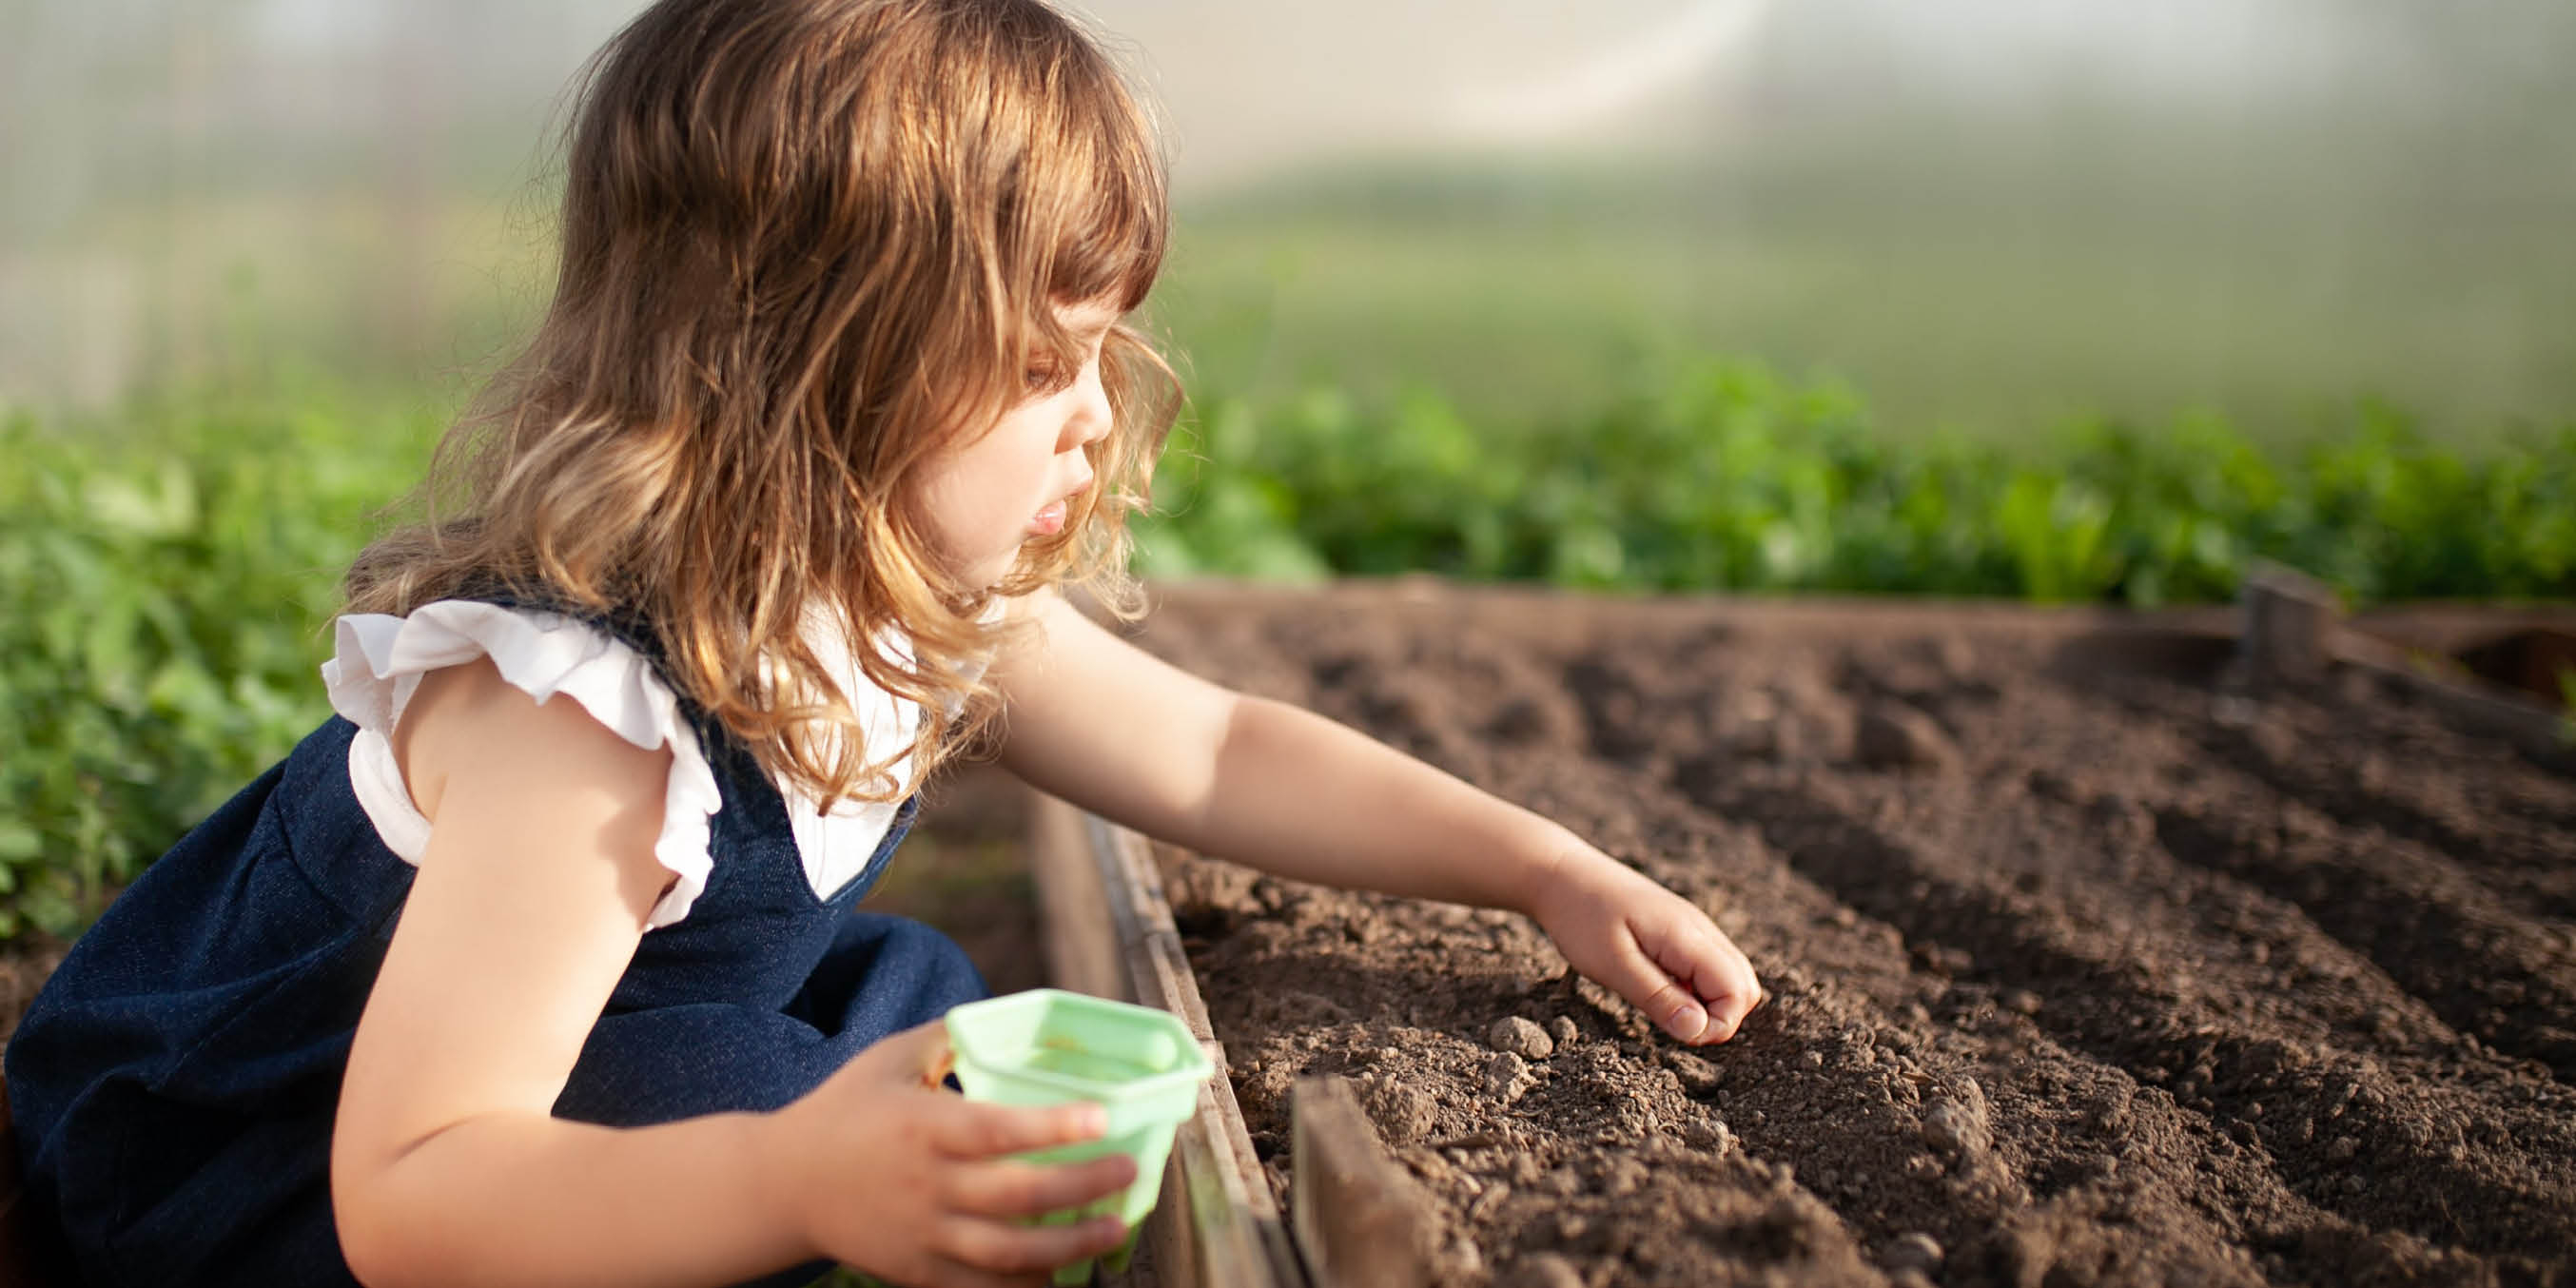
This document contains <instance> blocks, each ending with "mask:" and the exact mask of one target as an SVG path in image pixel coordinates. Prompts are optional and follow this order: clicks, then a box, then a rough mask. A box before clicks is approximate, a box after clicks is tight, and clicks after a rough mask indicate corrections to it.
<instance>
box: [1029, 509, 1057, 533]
mask: <svg viewBox="0 0 2576 1288" xmlns="http://www.w3.org/2000/svg"><path fill="white" fill-rule="evenodd" d="M1029 531H1031V532H1034V533H1037V534H1038V535H1039V536H1044V537H1052V536H1054V535H1055V534H1057V533H1059V532H1062V531H1064V502H1062V501H1049V502H1048V503H1047V504H1046V508H1045V509H1042V510H1040V511H1038V512H1037V516H1036V517H1035V518H1032V519H1030V520H1029Z"/></svg>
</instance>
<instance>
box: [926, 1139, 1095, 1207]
mask: <svg viewBox="0 0 2576 1288" xmlns="http://www.w3.org/2000/svg"><path fill="white" fill-rule="evenodd" d="M950 1175H951V1177H952V1178H953V1179H952V1180H951V1181H950V1182H949V1185H948V1203H949V1206H950V1207H952V1208H954V1209H956V1210H958V1211H961V1212H971V1213H974V1214H976V1215H978V1216H1003V1217H1008V1216H1044V1215H1046V1214H1047V1213H1049V1212H1061V1211H1064V1210H1065V1209H1066V1208H1074V1207H1080V1206H1082V1205H1083V1204H1085V1203H1088V1202H1090V1201H1092V1200H1093V1199H1098V1198H1106V1197H1108V1196H1109V1195H1112V1194H1115V1193H1117V1192H1119V1191H1120V1190H1123V1189H1126V1188H1127V1186H1128V1185H1129V1184H1131V1183H1132V1182H1134V1181H1135V1179H1136V1160H1134V1159H1132V1158H1129V1157H1127V1156H1126V1155H1124V1154H1112V1155H1110V1156H1109V1157H1107V1158H1095V1159H1092V1160H1090V1161H1089V1162H1083V1163H1072V1164H1066V1165H1062V1166H1054V1167H1050V1166H1046V1165H1044V1164H1039V1163H1019V1162H1009V1161H1004V1162H996V1163H970V1164H966V1165H964V1166H961V1167H957V1168H954V1169H952V1170H951V1172H950Z"/></svg>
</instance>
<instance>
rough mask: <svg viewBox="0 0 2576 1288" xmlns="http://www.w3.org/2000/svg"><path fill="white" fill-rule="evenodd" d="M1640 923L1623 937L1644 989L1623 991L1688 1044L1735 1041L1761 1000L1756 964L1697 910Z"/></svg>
mask: <svg viewBox="0 0 2576 1288" xmlns="http://www.w3.org/2000/svg"><path fill="white" fill-rule="evenodd" d="M1640 921H1641V922H1642V924H1640V923H1639V922H1631V923H1630V924H1629V927H1628V929H1629V931H1630V934H1629V935H1623V936H1621V937H1620V938H1622V939H1630V940H1631V941H1632V942H1633V943H1635V945H1636V950H1635V951H1636V954H1637V955H1638V956H1640V957H1642V958H1643V963H1642V967H1641V968H1640V969H1642V970H1643V972H1644V973H1645V978H1643V979H1642V980H1640V982H1639V984H1638V985H1637V987H1638V990H1639V991H1637V992H1629V991H1628V990H1627V989H1624V988H1623V989H1621V990H1620V991H1621V992H1622V993H1624V994H1625V995H1626V996H1627V997H1628V999H1629V1000H1630V1001H1632V1002H1635V1003H1636V1004H1637V1006H1638V1007H1639V1008H1640V1009H1642V1010H1644V1011H1645V1012H1646V1015H1647V1017H1648V1018H1649V1019H1652V1020H1653V1021H1654V1022H1655V1023H1656V1024H1657V1025H1659V1026H1661V1027H1662V1028H1663V1030H1664V1031H1665V1032H1666V1033H1670V1034H1672V1035H1673V1036H1674V1037H1676V1038H1679V1039H1681V1040H1682V1041H1683V1042H1686V1043H1690V1044H1692V1045H1694V1046H1696V1045H1700V1044H1703V1043H1709V1042H1724V1041H1726V1040H1727V1039H1729V1038H1732V1037H1734V1036H1735V1031H1736V1029H1737V1027H1738V1026H1740V1025H1742V1024H1743V1023H1744V1017H1745V1016H1746V1015H1747V1014H1749V1013H1751V1011H1752V1010H1753V1007H1754V1005H1755V1003H1756V1002H1758V1001H1759V1000H1760V998H1761V992H1762V990H1761V984H1760V982H1759V981H1758V980H1756V979H1755V978H1754V975H1753V963H1752V962H1750V961H1748V960H1746V958H1745V956H1744V953H1743V951H1742V950H1741V949H1738V948H1737V947H1736V946H1735V944H1734V942H1733V941H1732V940H1729V939H1728V938H1727V937H1726V936H1725V935H1724V934H1722V933H1720V932H1719V930H1718V929H1717V927H1715V926H1713V925H1710V924H1709V923H1708V920H1707V918H1706V917H1705V916H1703V915H1701V914H1700V913H1699V911H1698V910H1697V909H1695V908H1694V909H1690V910H1689V912H1688V915H1686V916H1677V917H1674V918H1669V919H1665V920H1660V921H1658V920H1653V919H1640ZM1632 937H1633V938H1632ZM1623 956H1625V954H1623ZM1602 982H1603V983H1609V981H1607V980H1604V981H1602Z"/></svg>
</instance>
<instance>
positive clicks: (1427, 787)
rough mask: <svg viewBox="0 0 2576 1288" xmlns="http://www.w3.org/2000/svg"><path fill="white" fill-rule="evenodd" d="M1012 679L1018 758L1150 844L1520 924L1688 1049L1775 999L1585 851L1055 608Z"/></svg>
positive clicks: (1693, 923)
mask: <svg viewBox="0 0 2576 1288" xmlns="http://www.w3.org/2000/svg"><path fill="white" fill-rule="evenodd" d="M1024 611H1027V612H1029V613H1031V614H1034V615H1035V616H1036V618H1037V619H1038V621H1039V623H1040V624H1041V625H1042V627H1043V628H1044V629H1043V631H1042V633H1041V634H1040V635H1039V636H1038V637H1036V638H1035V639H1034V640H1033V641H1032V642H1031V643H1030V644H1028V645H1026V646H1024V647H1022V648H1020V649H1019V650H1017V651H1015V652H1013V653H1011V654H1009V655H1007V656H1005V657H1003V658H1001V659H1000V660H999V661H997V663H996V664H995V668H994V680H995V683H997V684H998V685H1000V686H1001V688H1002V690H1003V694H1004V697H1005V700H1006V701H1007V703H1008V715H1007V718H1006V722H1005V725H1004V734H1003V743H1002V751H1001V758H1002V763H1003V764H1004V765H1005V766H1007V767H1008V768H1009V769H1011V771H1012V772H1014V773H1016V774H1018V775H1019V776H1020V777H1022V778H1024V779H1026V780H1027V781H1028V782H1030V783H1031V784H1033V785H1035V786H1037V787H1038V788H1040V789H1042V790H1045V791H1048V792H1052V793H1054V794H1056V795H1058V796H1061V797H1063V798H1064V799H1066V800H1068V801H1071V802H1073V803H1075V804H1077V805H1081V806H1083V807H1084V808H1087V809H1091V810H1094V811H1096V812H1098V813H1100V814H1101V815H1103V816H1105V817H1108V818H1112V819H1116V820H1117V821H1119V822H1121V823H1125V824H1127V825H1128V826H1131V827H1134V828H1136V829H1137V830H1139V831H1142V832H1145V833H1147V834H1149V835H1153V836H1158V837H1162V838H1164V839H1165V840H1169V841H1173V842H1175V843H1178V844H1181V845H1185V846H1188V847H1189V848H1191V849H1194V850H1198V851H1200V852H1202V853H1206V854H1213V855H1219V856H1222V857H1225V858H1229V859H1234V860H1238V861H1240V862H1244V863H1249V864H1251V865H1253V866H1255V867H1259V868H1263V869H1266V870H1268V871H1271V872H1276V873H1279V874H1281V875H1283V876H1290V877H1296V878H1298V879H1301V880H1307V881H1317V882H1323V883H1325V884H1329V885H1338V886H1349V887H1357V888H1362V889H1369V890H1379V891H1384V892H1386V893H1389V894H1402V895H1414V896H1419V897H1422V898H1430V899H1445V900H1450V901H1453V902H1458V903H1473V904H1482V905H1485V906H1487V907H1497V908H1510V909H1514V910H1516V911H1519V912H1521V913H1524V914H1526V915H1528V916H1529V917H1531V918H1532V919H1534V920H1536V921H1537V922H1538V923H1539V924H1540V925H1541V926H1542V927H1544V928H1545V929H1546V930H1547V932H1548V933H1549V935H1550V936H1552V937H1553V938H1554V939H1555V940H1556V943H1557V946H1558V948H1559V949H1560V950H1562V951H1563V952H1564V953H1565V956H1566V959H1567V960H1568V961H1569V962H1571V963H1572V964H1573V965H1574V966H1575V967H1576V968H1577V969H1579V970H1581V971H1582V972H1583V973H1584V974H1586V975H1589V976H1591V977H1592V978H1593V979H1595V980H1598V981H1600V982H1601V983H1602V984H1603V985H1604V986H1606V987H1608V988H1610V989H1612V990H1614V991H1616V992H1618V993H1619V994H1620V995H1621V996H1623V997H1625V998H1627V999H1628V1001H1629V1002H1630V1003H1632V1004H1634V1005H1635V1006H1637V1007H1638V1008H1639V1009H1640V1010H1642V1011H1644V1012H1645V1013H1646V1015H1647V1016H1649V1017H1650V1018H1652V1019H1653V1020H1654V1021H1655V1022H1656V1023H1657V1024H1659V1025H1661V1026H1662V1027H1663V1028H1664V1029H1665V1030H1666V1031H1667V1032H1669V1033H1671V1034H1673V1035H1674V1036H1675V1037H1677V1038H1680V1039H1681V1040H1683V1041H1685V1042H1694V1043H1698V1042H1722V1041H1725V1040H1726V1039H1727V1038H1729V1037H1732V1036H1734V1034H1735V1030H1736V1027H1737V1025H1739V1024H1740V1023H1742V1022H1743V1019H1744V1016H1745V1014H1746V1013H1747V1012H1749V1011H1750V1010H1752V1008H1753V1007H1754V1005H1755V1004H1756V1003H1757V1002H1758V1001H1759V1000H1760V998H1761V996H1762V993H1761V988H1760V985H1759V983H1758V982H1757V981H1756V980H1755V978H1754V974H1753V967H1752V964H1751V963H1750V962H1748V961H1747V960H1746V959H1745V956H1744V954H1743V952H1742V951H1741V950H1739V949H1737V948H1736V946H1735V944H1734V943H1733V942H1732V941H1730V940H1729V939H1728V938H1727V937H1726V935H1725V933H1724V932H1722V931H1720V930H1719V929H1718V928H1717V927H1716V925H1715V924H1713V923H1712V922H1710V921H1709V919H1708V917H1707V915H1706V914H1705V913H1702V912H1701V911H1700V910H1699V909H1698V908H1696V907H1694V906H1693V905H1692V904H1691V903H1690V902H1689V901H1687V900H1685V899H1682V898H1681V897H1679V896H1677V895H1675V894H1673V893H1672V892H1670V891H1668V890H1665V889H1664V888H1663V887H1662V886H1659V885H1657V884H1655V883H1654V882H1653V881H1650V880H1648V879H1647V878H1646V877H1644V876H1642V875H1640V874H1639V873H1637V872H1636V871H1634V870H1632V869H1630V868H1629V867H1627V866H1626V865H1624V864H1621V863H1619V862H1618V861H1617V860H1615V859H1612V858H1610V857H1609V856H1607V855H1605V854H1603V853H1601V852H1600V851H1599V850H1597V849H1595V848H1593V847H1592V846H1591V845H1590V844H1588V843H1586V842H1585V841H1584V840H1583V839H1582V838H1580V837H1577V836H1576V835H1574V834H1573V833H1572V832H1570V831H1568V830H1566V829H1565V828H1564V827H1561V826H1559V825H1558V824H1556V823H1553V822H1551V821H1549V820H1547V819H1545V818H1542V817H1540V816H1539V815H1537V814H1534V813H1531V812H1530V811H1528V810H1526V809H1523V808H1521V807H1519V806H1517V805H1513V804H1511V803H1509V802H1507V801H1503V800H1500V799H1497V798H1496V797H1494V796H1491V795H1488V794H1487V793H1485V792H1483V791H1480V790H1478V789H1477V788H1475V787H1472V786H1470V785H1468V784H1467V783H1465V782H1462V781H1460V780H1459V779H1457V778H1455V777H1452V776H1451V775H1449V774H1447V773H1444V772H1442V771H1441V770H1439V769H1437V768H1434V767H1433V766H1430V765H1427V764H1424V763H1423V762H1421V761H1419V760H1416V759H1414V758H1412V757H1410V756H1407V755H1405V754H1403V753H1402V752H1399V751H1397V750H1395V749H1394V748H1391V747H1388V746H1386V745H1384V744H1382V743H1379V742H1376V741H1374V740H1372V739H1370V738H1368V737H1366V736H1364V735H1362V734H1360V733H1358V732H1356V731H1354V730H1352V729H1349V728H1347V727H1345V726H1343V725H1339V724H1336V723H1334V722H1332V721H1330V720H1327V719H1325V718H1323V717H1322V716H1318V715H1316V714H1314V713H1312V712H1309V711H1306V710H1303V709H1301V708H1298V707H1295V706H1292V705H1289V704H1287V703H1283V702H1275V701H1271V700H1269V699H1265V698H1255V697H1250V696H1247V695H1244V694H1239V693H1235V692H1233V691H1231V690H1228V689H1224V688H1221V687H1219V686H1217V685H1214V684H1210V683H1208V682H1207V681H1205V680H1201V679H1199V678H1197V677H1195V676H1192V675H1190V674H1188V673H1187V672H1184V671H1181V670H1179V669H1178V668H1175V667H1173V666H1170V665H1168V664H1166V663H1164V662H1162V661H1161V660H1159V659H1157V658H1155V657H1153V656H1151V655H1150V654H1147V653H1145V652H1144V651H1143V650H1141V649H1138V648H1136V647H1135V646H1134V645H1132V644H1129V643H1127V642H1126V641H1124V640H1121V639H1119V638H1117V637H1116V636H1114V635H1112V634H1110V633H1109V632H1108V631H1106V630H1103V629H1101V628H1100V627H1099V626H1098V625H1096V624H1094V623H1093V622H1091V621H1090V620H1089V619H1088V618H1086V617H1084V616H1083V615H1082V614H1081V612H1079V611H1078V610H1076V609H1075V608H1074V607H1073V606H1072V605H1070V604H1068V603H1067V602H1065V600H1064V599H1063V598H1062V597H1060V596H1057V595H1053V594H1041V595H1036V596H1032V597H1031V598H1030V599H1029V600H1028V601H1027V604H1026V607H1025V610H1024Z"/></svg>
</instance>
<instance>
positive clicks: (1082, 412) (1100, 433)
mask: <svg viewBox="0 0 2576 1288" xmlns="http://www.w3.org/2000/svg"><path fill="white" fill-rule="evenodd" d="M1074 392H1075V393H1076V394H1077V395H1078V396H1077V397H1076V398H1075V399H1074V404H1073V410H1072V414H1071V415H1070V416H1068V417H1067V418H1066V420H1065V426H1064V431H1065V437H1066V438H1068V439H1070V440H1071V446H1072V447H1075V448H1080V447H1088V446H1090V445H1091V444H1093V443H1096V442H1099V441H1100V440H1101V439H1104V438H1107V437H1108V436H1109V430H1110V428H1111V426H1112V425H1113V424H1115V423H1116V416H1115V414H1114V413H1113V412H1111V410H1110V408H1109V391H1108V390H1107V389H1106V388H1104V387H1103V386H1102V385H1101V383H1100V364H1099V363H1096V362H1095V363H1091V364H1089V365H1087V366H1085V367H1084V368H1083V372H1082V380H1081V383H1080V384H1079V385H1078V386H1076V388H1075V391H1074Z"/></svg>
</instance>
